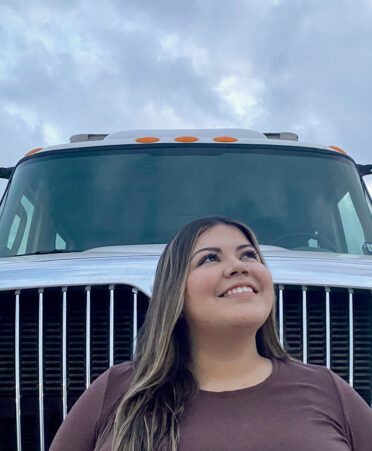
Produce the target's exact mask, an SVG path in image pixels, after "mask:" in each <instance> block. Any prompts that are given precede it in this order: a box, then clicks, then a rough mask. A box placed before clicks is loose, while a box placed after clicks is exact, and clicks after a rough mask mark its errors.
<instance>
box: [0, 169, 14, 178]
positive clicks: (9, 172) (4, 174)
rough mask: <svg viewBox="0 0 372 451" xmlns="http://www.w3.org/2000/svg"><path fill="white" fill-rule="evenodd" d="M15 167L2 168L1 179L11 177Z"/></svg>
mask: <svg viewBox="0 0 372 451" xmlns="http://www.w3.org/2000/svg"><path fill="white" fill-rule="evenodd" d="M13 169H14V168H0V179H8V180H9V179H10V176H11V175H12V172H13Z"/></svg>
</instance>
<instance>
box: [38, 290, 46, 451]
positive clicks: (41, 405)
mask: <svg viewBox="0 0 372 451" xmlns="http://www.w3.org/2000/svg"><path fill="white" fill-rule="evenodd" d="M38 291H39V426H40V451H44V450H45V442H44V365H43V363H44V362H43V293H44V290H43V289H42V288H39V290H38Z"/></svg>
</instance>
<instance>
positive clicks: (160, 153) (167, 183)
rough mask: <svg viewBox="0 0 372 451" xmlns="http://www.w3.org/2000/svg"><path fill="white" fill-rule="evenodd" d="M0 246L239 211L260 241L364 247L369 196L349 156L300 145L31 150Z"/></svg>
mask: <svg viewBox="0 0 372 451" xmlns="http://www.w3.org/2000/svg"><path fill="white" fill-rule="evenodd" d="M1 207H2V208H1V218H0V256H2V257H6V256H14V255H23V254H33V253H44V252H56V251H65V252H68V251H81V250H86V249H91V248H95V247H101V246H117V245H133V244H157V243H166V242H168V241H169V240H170V238H171V237H172V236H173V235H174V233H175V232H176V231H177V230H179V229H180V227H181V226H183V225H184V224H186V223H188V222H190V221H191V220H193V219H195V218H198V217H202V216H210V215H223V216H228V217H232V218H235V219H240V220H242V221H243V222H245V223H246V224H248V225H249V226H250V227H251V228H252V229H253V230H254V232H255V233H256V234H257V236H258V240H259V242H260V243H261V244H266V245H273V246H280V247H284V248H287V249H295V250H307V251H325V252H327V251H328V252H339V253H349V254H363V252H364V249H365V247H366V246H365V243H366V242H372V214H371V207H370V200H369V199H368V198H367V195H366V192H365V190H364V189H363V186H362V184H361V182H360V178H359V175H358V172H357V170H356V168H355V165H354V164H353V162H352V161H351V160H349V159H348V158H347V157H344V156H342V155H339V156H338V155H334V154H331V153H329V154H328V153H327V152H322V151H319V150H316V149H309V148H300V147H293V148H286V147H285V146H273V145H265V146H263V145H260V146H251V145H234V146H231V145H230V146H226V145H224V144H218V145H213V144H211V145H209V144H199V145H195V144H192V145H190V144H188V145H187V144H185V145H182V144H178V145H176V147H175V146H174V145H168V146H166V145H156V146H154V145H153V146H146V145H145V146H143V145H136V146H132V145H130V146H110V147H109V148H108V147H106V148H104V147H97V148H94V149H92V148H90V149H74V150H73V151H71V150H66V151H55V152H50V153H45V154H44V155H43V154H40V155H39V156H36V157H34V158H30V159H26V160H24V161H23V162H21V163H20V165H19V166H18V168H17V169H16V171H15V173H14V176H13V179H12V181H11V185H10V186H9V189H8V192H7V195H6V197H5V199H4V201H3V205H2V206H1Z"/></svg>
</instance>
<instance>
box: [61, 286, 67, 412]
mask: <svg viewBox="0 0 372 451" xmlns="http://www.w3.org/2000/svg"><path fill="white" fill-rule="evenodd" d="M62 415H63V419H65V418H66V415H67V287H63V288H62Z"/></svg>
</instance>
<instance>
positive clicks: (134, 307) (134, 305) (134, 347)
mask: <svg viewBox="0 0 372 451" xmlns="http://www.w3.org/2000/svg"><path fill="white" fill-rule="evenodd" d="M132 293H133V337H132V338H133V346H132V350H133V351H132V354H133V357H134V355H135V353H136V346H137V327H138V324H137V294H138V290H137V288H132Z"/></svg>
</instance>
